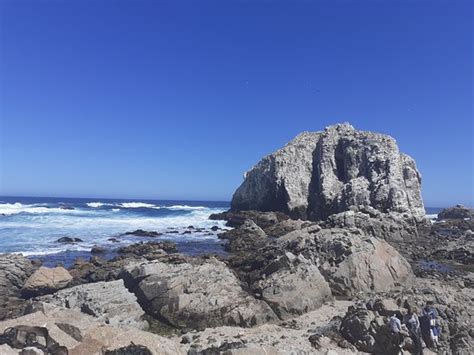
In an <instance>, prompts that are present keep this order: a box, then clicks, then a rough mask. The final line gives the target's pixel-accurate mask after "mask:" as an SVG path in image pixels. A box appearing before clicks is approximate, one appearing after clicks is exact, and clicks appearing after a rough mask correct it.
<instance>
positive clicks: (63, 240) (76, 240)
mask: <svg viewBox="0 0 474 355" xmlns="http://www.w3.org/2000/svg"><path fill="white" fill-rule="evenodd" d="M56 242H57V243H66V244H73V243H80V242H83V240H82V239H81V238H73V237H62V238H59V239H58V240H56Z"/></svg>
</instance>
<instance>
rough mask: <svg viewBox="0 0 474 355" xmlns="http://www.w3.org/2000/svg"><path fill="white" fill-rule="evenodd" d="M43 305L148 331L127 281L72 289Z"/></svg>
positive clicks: (61, 292)
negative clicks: (48, 304)
mask: <svg viewBox="0 0 474 355" xmlns="http://www.w3.org/2000/svg"><path fill="white" fill-rule="evenodd" d="M40 300H41V301H43V302H46V303H51V304H54V305H57V306H61V307H65V308H69V309H72V310H77V311H81V312H83V313H86V314H89V315H92V316H94V317H96V318H98V319H99V320H100V321H103V322H105V323H107V324H111V325H113V326H131V327H134V328H137V329H146V328H147V326H148V324H147V322H146V321H143V320H142V317H143V315H144V312H143V310H142V308H141V307H140V305H139V304H138V303H137V299H136V297H135V295H134V294H133V293H130V292H129V291H128V290H127V289H126V288H125V286H124V284H123V280H117V281H110V282H97V283H91V284H85V285H79V286H75V287H71V288H68V289H65V290H61V291H58V292H56V293H55V294H53V295H49V296H44V297H41V298H40Z"/></svg>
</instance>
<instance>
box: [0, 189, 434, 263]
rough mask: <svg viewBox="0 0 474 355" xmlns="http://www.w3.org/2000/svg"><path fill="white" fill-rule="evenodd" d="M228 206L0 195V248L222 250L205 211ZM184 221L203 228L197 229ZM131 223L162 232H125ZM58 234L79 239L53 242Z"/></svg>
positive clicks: (36, 253) (68, 253)
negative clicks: (150, 244)
mask: <svg viewBox="0 0 474 355" xmlns="http://www.w3.org/2000/svg"><path fill="white" fill-rule="evenodd" d="M229 207H230V204H229V202H214V201H199V202H198V201H165V200H120V199H94V198H38V197H0V253H21V254H23V255H25V256H28V257H32V258H39V259H42V260H43V263H44V264H45V265H47V266H54V265H56V264H57V263H62V264H64V265H65V266H69V265H71V264H72V263H74V261H75V260H76V259H77V258H78V257H82V258H85V259H88V258H89V257H90V250H91V248H92V247H93V246H100V247H103V248H105V249H106V253H105V254H104V256H105V257H112V256H114V255H115V250H116V249H117V248H119V247H121V246H125V245H128V244H131V243H135V242H138V241H148V240H169V241H173V242H175V243H176V244H177V248H178V251H180V252H182V253H184V254H188V255H199V254H205V253H224V251H223V246H222V243H223V242H222V240H220V239H219V238H218V237H217V234H218V233H220V232H222V231H219V230H218V231H211V230H210V228H211V227H213V226H218V227H219V228H226V227H225V222H224V221H212V220H209V218H208V217H209V215H211V214H212V213H218V212H223V211H226V210H227V209H229ZM426 210H427V214H428V215H429V218H435V217H436V214H437V213H438V212H439V211H440V210H441V208H427V209H426ZM190 226H193V227H195V228H204V229H205V230H204V231H202V232H197V231H195V230H194V229H190V228H188V227H190ZM137 229H143V230H146V231H155V232H159V233H163V235H162V236H160V237H154V238H147V237H139V236H133V235H125V233H127V232H132V231H135V230H137ZM184 232H187V233H186V234H183V233H184ZM189 232H191V233H189ZM62 237H71V238H80V239H81V240H82V241H81V242H78V243H75V244H63V243H58V242H57V240H58V239H59V238H62ZM110 238H115V239H116V240H118V242H112V241H110V240H109V239H110Z"/></svg>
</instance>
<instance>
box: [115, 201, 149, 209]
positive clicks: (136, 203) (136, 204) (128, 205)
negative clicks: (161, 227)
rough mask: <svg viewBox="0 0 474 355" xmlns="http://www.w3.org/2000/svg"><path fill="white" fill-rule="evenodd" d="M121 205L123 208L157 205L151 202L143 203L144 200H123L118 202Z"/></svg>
mask: <svg viewBox="0 0 474 355" xmlns="http://www.w3.org/2000/svg"><path fill="white" fill-rule="evenodd" d="M120 206H121V207H123V208H155V207H158V206H155V205H154V204H152V203H144V202H123V203H121V204H120Z"/></svg>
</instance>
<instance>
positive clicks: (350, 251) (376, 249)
mask: <svg viewBox="0 0 474 355" xmlns="http://www.w3.org/2000/svg"><path fill="white" fill-rule="evenodd" d="M271 248H273V250H275V251H274V252H275V253H276V252H277V251H278V250H287V251H290V252H292V253H293V254H295V255H298V254H302V255H303V256H304V257H305V258H306V259H308V260H311V261H312V262H313V263H314V264H315V265H318V268H319V270H320V271H321V274H322V275H323V276H324V278H325V279H326V281H327V282H328V283H329V286H330V287H331V290H332V293H333V294H334V295H345V296H350V295H355V294H356V293H358V292H360V291H363V292H366V291H375V292H381V291H388V290H390V289H391V288H393V287H395V286H397V285H399V284H404V285H408V284H410V283H411V282H412V281H413V278H414V274H413V271H412V269H411V266H410V264H409V263H408V262H407V261H406V259H405V258H404V257H403V256H402V255H400V254H399V253H398V252H397V251H396V250H395V248H393V247H392V246H391V245H389V244H388V243H387V242H385V241H383V240H380V239H377V238H375V237H372V236H367V235H366V234H364V232H363V231H361V230H359V229H356V228H352V229H339V228H331V229H321V228H320V227H319V226H311V227H308V228H305V229H302V230H297V231H294V232H291V233H288V234H287V235H285V236H283V237H281V238H279V239H278V240H277V243H276V245H274V246H272V247H271Z"/></svg>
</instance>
